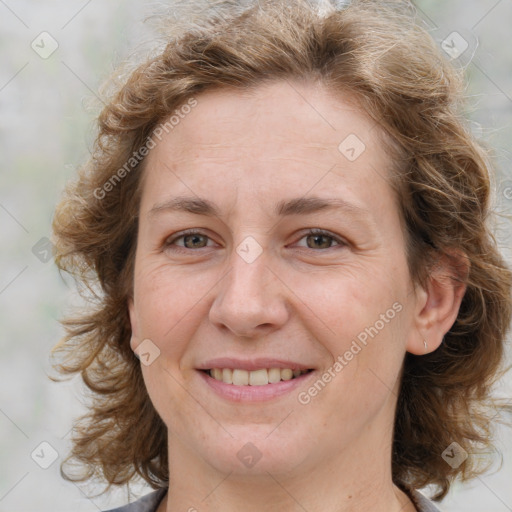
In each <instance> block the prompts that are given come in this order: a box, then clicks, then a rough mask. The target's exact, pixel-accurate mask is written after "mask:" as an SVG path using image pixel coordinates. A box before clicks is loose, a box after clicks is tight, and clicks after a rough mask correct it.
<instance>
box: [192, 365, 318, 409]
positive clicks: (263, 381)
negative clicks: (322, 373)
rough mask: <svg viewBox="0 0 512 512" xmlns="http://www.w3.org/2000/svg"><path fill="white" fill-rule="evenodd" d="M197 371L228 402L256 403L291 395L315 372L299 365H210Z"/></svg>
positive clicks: (210, 387)
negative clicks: (247, 367) (233, 366)
mask: <svg viewBox="0 0 512 512" xmlns="http://www.w3.org/2000/svg"><path fill="white" fill-rule="evenodd" d="M197 373H198V374H199V376H200V377H201V378H202V381H203V382H204V383H205V384H206V385H207V389H209V390H210V391H213V393H214V394H215V395H216V396H218V397H221V398H223V399H224V400H227V401H229V402H236V403H253V402H255V403H257V402H263V401H271V400H275V399H277V398H279V397H282V396H283V395H290V394H291V393H292V392H293V391H297V390H298V388H299V387H300V386H302V385H305V382H306V380H309V379H311V378H312V376H313V375H315V373H316V371H315V370H313V369H306V370H302V369H297V368H295V369H293V368H260V369H256V370H243V369H238V368H211V369H198V371H197Z"/></svg>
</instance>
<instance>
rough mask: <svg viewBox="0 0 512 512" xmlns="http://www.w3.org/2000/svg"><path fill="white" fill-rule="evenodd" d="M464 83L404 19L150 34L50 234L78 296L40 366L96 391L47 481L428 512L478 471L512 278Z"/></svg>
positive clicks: (285, 16)
mask: <svg viewBox="0 0 512 512" xmlns="http://www.w3.org/2000/svg"><path fill="white" fill-rule="evenodd" d="M462 85H463V82H462V80H461V78H460V76H459V74H458V73H457V72H456V71H455V70H454V69H453V68H452V67H451V65H450V64H449V63H448V58H447V57H446V56H443V55H442V54H441V52H440V50H438V48H437V47H436V45H435V43H434V42H433V41H432V40H431V38H430V36H429V35H428V34H427V33H426V32H425V31H424V30H423V29H421V28H420V27H419V26H417V25H416V24H415V23H414V20H413V19H412V17H411V15H410V13H409V12H408V10H407V5H406V4H404V3H401V2H400V3H393V2H391V3H389V4H388V3H383V2H381V1H378V2H377V1H375V2H372V1H356V2H353V3H351V4H350V6H348V7H346V6H336V5H334V4H332V5H331V4H330V3H327V2H323V3H322V6H321V8H319V7H318V5H317V4H316V3H314V2H306V1H303V2H286V1H284V0H282V1H277V2H276V1H272V2H270V1H267V2H255V3H254V4H249V5H246V6H241V5H239V4H238V6H237V5H236V4H235V5H232V4H231V3H230V2H224V3H221V4H220V5H217V8H216V9H215V10H213V14H211V15H210V16H208V15H204V17H203V18H202V19H200V20H199V21H197V20H196V24H195V25H194V26H193V27H191V28H190V29H189V30H185V31H183V32H181V33H180V34H176V33H175V32H173V28H172V25H171V24H170V25H169V28H168V44H167V46H166V47H165V48H164V49H163V50H162V51H161V52H160V53H158V54H157V55H155V56H153V57H152V58H150V59H148V60H147V61H146V62H144V63H142V64H141V65H140V66H139V67H137V68H136V69H135V70H134V71H132V72H131V74H130V75H129V76H128V78H127V80H126V82H125V83H124V84H122V85H121V86H120V88H119V90H118V92H117V93H116V94H115V95H114V96H113V97H112V98H111V99H110V101H109V102H108V103H107V105H106V106H105V108H104V110H103V111H102V113H101V115H100V117H99V134H98V137H97V143H96V147H95V152H94V154H93V156H92V158H91V160H90V161H89V163H88V164H87V165H86V166H84V168H83V169H82V170H81V172H80V175H79V177H78V180H77V181H76V182H74V183H73V184H71V185H70V186H69V187H68V189H67V191H66V194H65V196H64V198H63V200H62V202H61V204H60V205H59V206H58V207H57V210H56V213H55V218H54V232H55V243H56V246H57V248H58V257H57V262H58V265H59V266H60V268H62V269H64V270H67V271H70V272H73V273H75V275H76V276H77V279H78V280H79V282H81V283H85V284H86V286H87V287H88V288H89V289H90V290H95V291H94V293H93V296H92V300H95V301H96V304H95V305H94V307H93V308H92V309H91V310H89V311H87V312H86V313H81V314H80V315H78V316H77V317H76V318H70V319H67V320H66V321H65V325H66V326H67V330H68V332H67V336H66V337H65V339H64V340H62V342H61V343H60V344H59V345H58V346H57V347H56V351H55V353H56V354H60V353H62V355H63V357H65V359H64V360H63V361H61V363H60V366H59V368H60V369H61V371H62V372H64V373H75V372H80V373H81V375H82V377H83V379H84V381H85V383H86V384H87V386H88V387H89V388H90V389H91V391H92V395H91V404H90V412H89V413H88V414H87V415H86V416H85V417H83V418H82V419H81V422H80V423H79V424H78V426H77V428H76V431H75V437H74V445H73V450H72V453H71V454H70V457H69V460H70V461H75V463H78V464H79V465H80V466H81V467H82V468H84V470H85V471H84V472H83V473H82V474H81V475H71V473H69V472H67V470H64V469H63V474H64V476H65V477H66V478H68V479H71V480H74V481H83V480H87V479H89V478H93V477H99V478H101V479H103V480H104V481H106V482H107V483H108V487H110V486H111V485H122V484H125V483H128V482H130V481H131V480H132V479H133V478H135V477H136V476H140V477H142V478H143V479H144V480H145V481H146V482H147V483H149V484H150V485H151V486H152V487H153V488H154V489H156V491H155V492H153V493H151V494H150V495H148V496H146V497H144V498H142V499H141V500H139V501H138V502H137V503H136V504H131V505H128V506H127V507H126V508H120V509H118V510H119V511H121V510H122V511H143V510H144V511H157V512H164V511H165V512H174V511H178V510H188V511H194V510H199V511H218V510H222V511H227V512H229V511H231V510H240V509H244V510H254V511H256V510H257V511H260V510H269V511H273V510H287V511H288V510H289V511H295V510H308V511H316V510H323V511H337V512H339V511H345V512H346V511H355V510H357V511H360V510H372V511H374V512H380V511H382V512H384V511H385V512H391V511H393V512H395V511H396V512H398V511H402V512H405V511H407V512H409V511H415V510H419V511H435V510H438V509H437V508H436V506H435V505H434V504H433V503H432V502H430V501H429V500H427V498H425V497H424V496H423V495H422V494H421V493H420V492H419V491H418V489H421V488H422V487H424V486H425V485H428V484H432V485H433V486H435V488H436V489H437V494H436V495H435V498H436V499H441V498H442V497H443V496H445V494H446V493H447V491H448V489H449V487H450V484H451V483H452V482H453V480H454V479H455V478H456V477H458V476H459V477H461V478H462V479H468V478H471V477H474V476H476V475H477V474H478V473H479V471H481V470H482V468H481V467H477V464H476V457H474V454H475V453H476V450H477V448H480V449H482V448H481V447H482V446H483V450H484V451H485V449H487V448H488V447H489V446H490V441H491V423H490V421H491V418H492V417H493V415H495V414H496V410H494V411H492V412H489V409H488V408H487V409H486V408H485V406H487V405H488V404H489V401H490V396H489V393H490V386H491V384H492V383H493V382H494V381H495V380H496V378H497V377H498V375H499V371H500V369H501V364H502V359H503V351H504V343H505V335H506V331H507V329H508V327H509V323H510V316H511V303H510V287H511V282H512V280H511V273H510V270H509V269H508V268H507V267H506V265H505V263H504V262H503V260H502V258H501V257H500V255H499V253H498V251H497V248H496V246H495V243H494V241H493V238H492V236H491V234H490V232H489V231H488V227H487V223H486V219H487V217H488V214H489V211H488V208H489V176H488V169H489V163H488V161H487V158H486V155H485V153H484V152H483V150H482V149H481V148H480V147H479V146H478V145H477V143H476V142H475V140H473V138H472V137H471V135H470V134H469V133H468V131H467V130H466V127H465V124H464V123H463V120H462V119H461V117H460V115H459V103H460V99H461V90H462ZM97 285H99V287H100V288H99V289H98V288H97Z"/></svg>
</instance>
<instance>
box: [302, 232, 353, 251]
mask: <svg viewBox="0 0 512 512" xmlns="http://www.w3.org/2000/svg"><path fill="white" fill-rule="evenodd" d="M300 240H306V245H305V246H304V245H300V247H307V248H308V249H314V250H316V249H331V248H332V247H333V242H334V244H336V245H339V246H346V245H347V243H346V242H344V241H343V240H341V239H340V238H338V237H336V236H334V235H331V234H330V233H329V232H328V231H323V230H322V229H311V230H309V231H308V232H307V233H305V234H304V236H303V237H302V238H301V239H300Z"/></svg>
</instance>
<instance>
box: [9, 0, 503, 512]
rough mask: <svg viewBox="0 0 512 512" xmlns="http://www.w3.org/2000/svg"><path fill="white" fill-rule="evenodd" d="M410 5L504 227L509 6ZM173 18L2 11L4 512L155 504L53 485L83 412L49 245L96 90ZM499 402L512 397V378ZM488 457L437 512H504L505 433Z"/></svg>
mask: <svg viewBox="0 0 512 512" xmlns="http://www.w3.org/2000/svg"><path fill="white" fill-rule="evenodd" d="M191 3H194V2H193V1H191ZM415 5H416V8H417V12H418V16H419V17H420V19H421V20H422V23H423V24H424V25H425V26H426V27H427V28H428V29H429V30H430V31H431V33H432V35H433V37H434V38H435V39H436V41H437V42H438V43H439V45H440V46H441V47H442V48H443V50H444V51H445V52H446V54H447V55H448V56H449V58H451V59H453V61H454V63H455V64H456V65H459V66H462V67H463V68H464V69H465V70H466V74H467V78H468V86H467V96H468V100H469V102H468V115H469V116H470V118H471V120H472V124H471V125H472V130H473V132H474V133H475V135H476V136H478V137H479V138H481V139H482V140H483V141H485V143H486V144H488V145H490V146H492V147H493V148H494V150H495V159H496V162H497V164H498V174H497V175H496V177H495V183H494V185H493V187H494V198H493V201H494V206H495V209H496V211H497V212H499V213H500V214H511V213H512V158H511V154H510V148H511V143H512V124H511V122H512V44H511V35H510V34H511V33H510V24H511V22H512V1H511V0H449V1H446V0H445V1H442V0H416V1H415ZM169 6H171V7H172V1H171V0H169V1H167V2H158V3H155V2H146V1H144V0H121V1H116V0H109V1H103V2H100V1H99V0H66V1H64V0H42V1H36V0H0V159H1V160H0V162H1V163H0V235H1V242H2V243H1V249H0V326H1V334H0V350H1V354H2V357H1V358H0V381H1V392H0V512H32V511H35V510H37V511H40V512H45V511H48V512H49V511H52V512H64V511H69V510H73V511H77V512H89V511H90V512H95V511H97V510H105V509H108V508H111V507H114V506H119V505H121V504H124V503H126V502H127V501H128V500H134V499H136V498H137V497H138V496H140V495H142V494H145V493H146V492H149V491H150V489H149V488H148V487H145V486H144V485H142V484H140V485H133V486H130V487H129V489H119V490H116V491H115V492H112V493H111V494H110V495H103V496H99V497H92V498H90V497H88V496H90V495H92V494H94V493H95V492H96V493H97V492H99V491H100V488H98V487H94V486H93V485H89V486H85V487H84V486H76V485H74V484H73V483H69V482H66V481H64V480H63V479H62V478H61V477H60V474H59V463H60V461H61V460H62V459H63V458H64V456H65V455H66V453H67V452H68V450H69V434H70V430H71V428H72V421H73V418H75V417H77V416H78V415H79V414H80V413H81V412H83V405H82V404H81V388H80V382H79V380H78V379H77V378H75V379H72V380H71V381H69V382H67V383H53V382H51V381H50V379H49V378H48V374H50V373H51V368H50V363H49V353H50V350H51V348H52V347H53V346H54V345H55V343H56V342H57V341H58V340H59V339H60V337H61V336H62V328H61V327H60V325H59V323H58V319H59V318H62V316H63V315H64V313H65V311H66V309H67V308H68V306H69V305H70V304H77V303H78V302H77V297H76V293H75V292H74V291H73V284H72V283H71V281H70V280H69V279H68V278H65V277H64V276H60V275H59V274H58V272H57V270H56V268H55V265H54V264H53V261H52V259H51V246H50V244H49V240H48V238H49V236H50V225H51V219H52V214H53V209H54V207H55V204H56V202H57V201H58V199H59V196H60V193H61V191H62V189H63V187H64V184H65V182H66V181H67V180H68V179H69V178H70V177H72V176H73V175H74V173H75V170H76V168H77V167H78V166H79V165H80V164H81V163H82V162H83V161H84V160H85V159H86V158H87V155H88V148H90V147H91V143H92V140H93V137H94V117H95V115H96V114H97V112H98V105H101V103H100V102H99V100H98V98H97V91H98V89H99V87H100V85H101V84H102V82H103V81H104V80H105V78H106V77H107V76H108V75H109V74H110V73H111V71H112V69H114V68H115V67H116V66H117V64H119V63H120V62H122V61H123V60H124V59H125V58H126V57H128V56H129V55H130V54H131V53H132V52H133V51H135V50H137V49H139V50H140V48H141V45H143V47H144V44H145V43H146V42H148V41H151V37H152V33H151V29H150V27H149V26H148V24H146V23H143V20H144V19H145V18H146V17H147V16H150V15H153V14H155V13H157V14H158V12H162V10H163V9H165V8H166V7H169ZM495 232H496V237H497V239H498V241H499V244H500V246H501V248H502V250H503V254H504V256H505V258H506V259H507V260H508V261H509V262H512V250H511V245H512V225H511V224H510V221H507V220H506V218H505V217H503V216H498V217H497V218H496V227H495ZM509 355H510V350H509ZM496 393H497V395H499V396H504V397H511V396H512V377H511V376H510V375H509V376H508V377H507V378H506V379H504V380H503V382H502V384H501V385H500V387H499V389H497V391H496ZM497 445H498V448H499V449H500V450H501V451H502V453H503V464H502V466H501V468H499V469H498V467H499V461H497V462H496V465H495V471H494V472H492V473H489V474H487V475H485V476H483V477H480V478H477V479H476V480H474V481H473V482H472V483H471V484H466V485H462V484H456V485H454V487H453V489H452V490H451V491H450V494H449V495H448V497H447V498H446V499H445V500H444V501H443V502H442V503H441V504H440V508H441V509H442V510H443V511H445V512H456V511H460V510H465V511H468V512H469V511H475V512H476V511H478V512H482V511H484V510H485V512H506V511H512V486H511V485H510V484H511V482H512V430H511V429H510V428H509V429H505V428H501V429H500V430H499V437H498V440H497ZM425 493H426V494H428V493H429V490H428V489H426V490H425Z"/></svg>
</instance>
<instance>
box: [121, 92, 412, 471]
mask: <svg viewBox="0 0 512 512" xmlns="http://www.w3.org/2000/svg"><path fill="white" fill-rule="evenodd" d="M196 100H197V105H196V106H194V108H191V109H190V112H189V113H187V114H186V115H184V114H182V118H180V121H179V123H178V124H176V123H173V125H174V127H173V128H172V129H171V130H168V133H166V132H165V130H164V131H163V135H162V136H161V140H160V141H158V139H157V138H154V141H155V142H156V146H155V147H154V148H153V149H152V150H151V152H150V154H149V155H148V157H147V161H146V168H145V171H144V172H145V182H144V188H143V193H142V199H141V206H140V223H139V232H138V245H137V252H136V260H135V275H134V298H133V301H130V304H129V307H130V318H131V323H132V330H133V339H132V348H133V349H134V350H137V351H138V352H139V353H140V354H139V355H140V356H141V361H142V363H143V364H142V371H143V375H144V379H145V383H146V386H147V390H148V393H149V396H150V397H151V400H152V402H153V404H154V406H155V408H156V409H157V411H158V413H159V414H160V416H161V417H162V419H163V421H164V422H165V424H166V425H167V427H168V429H169V447H170V452H171V453H170V457H171V459H172V461H176V465H177V466H179V464H180V463H181V464H182V465H181V466H180V467H181V468H183V465H189V466H191V465H195V466H196V467H203V468H206V467H208V468H209V469H212V468H213V469H215V470H218V471H221V472H223V473H227V472H233V473H237V474H244V473H251V474H256V473H258V474H259V473H261V474H263V473H265V472H267V471H268V472H273V474H277V473H280V472H291V473H287V474H292V473H293V472H295V471H297V472H299V471H305V470H309V469H311V468H314V467H319V465H323V467H329V465H330V463H332V464H338V463H339V462H340V460H342V459H343V460H345V461H351V464H358V461H360V463H361V464H363V461H367V460H373V461H374V464H375V466H376V468H377V467H379V468H380V466H379V464H381V458H380V457H379V456H378V455H377V454H380V453H382V454H384V455H385V457H383V458H382V460H383V461H384V462H382V464H385V465H386V466H387V465H389V460H390V457H391V455H390V443H391V438H392V428H393V418H394V408H395V403H396V398H397V392H398V386H399V373H400V369H401V365H402V361H403V358H404V355H405V352H406V350H407V349H408V346H409V344H410V343H411V341H410V340H411V338H412V337H413V332H414V331H415V324H414V312H415V311H416V309H417V308H418V307H419V306H418V299H417V298H416V296H415V294H414V293H413V286H412V283H411V280H410V276H409V274H408V269H407V262H406V255H405V244H404V235H403V233H402V229H401V223H400V217H399V212H398V209H397V206H396V202H395V197H394V194H393V191H392V189H391V187H390V185H389V183H388V176H389V173H390V160H389V157H388V156H387V154H386V152H385V148H384V145H383V142H382V139H381V138H379V134H378V130H379V128H378V126H377V125H376V123H374V122H373V121H372V120H371V119H370V118H368V117H367V116H366V115H364V114H363V113H362V112H361V111H360V110H358V109H357V108H356V107H354V106H353V104H350V103H348V102H346V101H345V100H344V99H343V98H339V97H333V96H332V95H331V94H329V93H328V92H327V91H326V90H325V89H323V88H322V87H321V86H319V85H313V84H310V85H304V84H302V85H301V84H298V83H295V84H292V83H287V82H275V83H272V84H270V85H265V86H261V87H259V88H257V89H254V90H252V91H249V92H233V91H227V90H222V91H214V92H207V93H204V94H202V95H200V96H198V97H197V98H196ZM169 126H171V125H169ZM185 231H186V233H185V234H184V232H185ZM312 231H313V232H312ZM214 368H217V370H215V372H214V377H211V376H209V375H208V374H207V372H206V371H205V370H209V369H214ZM270 369H273V370H271V371H268V370H270ZM278 369H279V370H278ZM298 369H300V370H312V371H310V372H307V373H301V374H300V376H298V377H295V378H294V379H291V380H287V379H288V378H289V377H290V372H289V371H288V370H298ZM249 370H251V372H249ZM281 370H283V371H281ZM295 373H296V374H298V372H297V371H296V372H295ZM230 376H231V378H233V379H234V380H235V382H234V383H229V378H230ZM223 378H225V379H226V380H227V381H228V382H226V383H224V382H222V381H221V380H217V379H223ZM247 379H248V380H249V381H250V383H251V384H250V385H247V384H246V383H247ZM269 379H270V381H271V382H270V383H267V382H268V380H269ZM278 379H284V380H280V381H279V382H275V381H276V380H278Z"/></svg>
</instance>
